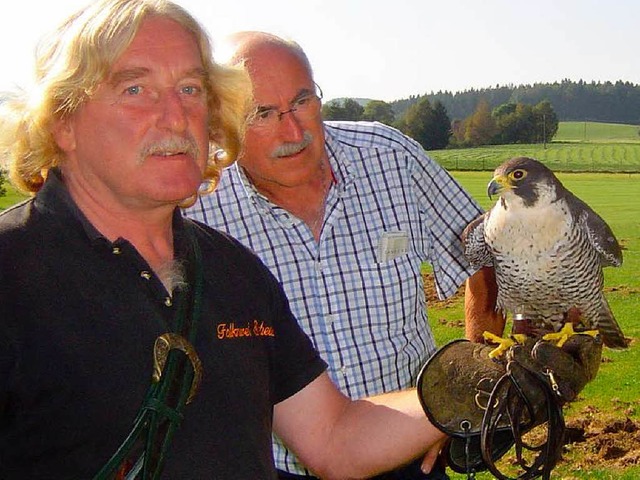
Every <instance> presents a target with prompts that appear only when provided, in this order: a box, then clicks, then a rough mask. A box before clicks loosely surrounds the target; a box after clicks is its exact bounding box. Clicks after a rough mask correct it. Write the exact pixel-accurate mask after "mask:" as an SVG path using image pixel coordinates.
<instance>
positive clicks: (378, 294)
mask: <svg viewBox="0 0 640 480" xmlns="http://www.w3.org/2000/svg"><path fill="white" fill-rule="evenodd" d="M225 47H229V48H228V49H227V53H228V54H229V56H230V63H232V64H241V65H244V66H245V67H246V68H247V71H248V73H249V75H250V77H251V80H252V83H253V95H254V108H253V115H252V116H251V119H250V123H249V126H248V128H247V131H246V135H245V142H244V146H243V147H244V148H243V150H242V152H241V154H240V157H239V158H238V162H237V163H236V164H235V165H232V166H231V167H229V168H228V169H227V170H226V171H225V172H224V175H223V177H222V179H221V183H220V185H219V186H218V188H217V190H216V191H215V192H214V193H213V194H212V195H209V196H207V197H202V198H200V199H199V200H198V202H197V203H196V204H195V205H194V206H193V207H192V208H191V209H189V210H187V215H188V216H191V217H193V218H195V219H197V220H200V221H203V222H205V223H207V224H209V225H211V226H214V227H215V228H220V229H222V230H225V231H227V232H229V233H230V234H231V235H232V236H234V237H235V238H237V239H238V240H240V241H241V242H242V243H244V244H245V245H247V246H248V247H250V248H251V249H252V250H254V251H255V252H256V253H257V254H258V255H259V256H260V258H261V259H262V260H263V261H264V262H265V264H266V265H267V266H268V267H269V268H270V269H271V271H272V272H273V273H274V275H275V276H276V277H277V278H278V279H279V280H280V282H281V283H282V285H283V287H284V289H285V291H286V293H287V296H288V297H289V300H290V302H291V307H292V310H293V312H294V314H295V316H296V317H297V319H298V321H299V322H300V324H301V326H302V327H303V329H304V330H305V332H306V333H307V334H309V336H310V337H311V339H312V341H313V343H314V345H315V346H316V348H317V349H318V351H319V352H320V354H321V356H322V358H323V359H325V360H326V361H327V363H328V364H329V373H330V375H331V378H332V379H333V380H334V382H336V384H337V385H338V386H339V387H340V388H341V390H342V391H343V392H345V393H346V394H348V395H349V396H350V397H352V398H361V397H366V396H368V395H371V394H379V393H383V392H389V391H395V390H402V389H407V388H411V387H413V386H414V385H415V381H416V378H417V375H418V372H419V370H420V367H421V366H422V365H423V364H424V362H425V361H426V360H427V358H428V357H429V356H431V355H432V354H433V353H434V352H435V348H436V347H435V342H434V339H433V336H432V334H431V330H430V328H429V325H428V322H427V315H426V308H425V307H426V306H425V297H424V285H423V279H422V275H421V268H422V265H423V262H427V261H428V262H430V263H431V265H432V266H433V272H434V279H435V284H436V288H437V291H438V293H439V294H440V295H441V296H449V295H451V294H453V293H454V292H455V291H456V290H457V289H458V286H459V285H460V284H461V283H463V282H464V281H465V279H467V278H469V277H470V279H469V283H468V286H469V295H468V297H467V305H468V307H469V308H468V309H467V318H468V319H470V325H473V324H474V321H475V319H478V318H482V322H483V327H484V328H487V326H489V327H490V326H491V324H492V323H494V324H495V325H497V327H496V328H495V331H496V332H497V333H500V332H501V331H502V330H501V323H502V322H503V320H502V318H501V317H500V316H499V315H497V314H496V312H495V310H494V305H495V304H494V301H495V282H494V281H493V277H492V270H490V269H484V270H481V271H479V272H478V273H476V274H475V275H472V274H474V270H473V269H472V268H471V267H470V266H469V264H468V262H467V261H466V259H465V258H464V256H463V252H462V244H461V242H460V234H461V233H462V231H463V229H464V227H465V226H466V225H467V224H468V223H469V222H470V221H471V220H473V219H475V218H476V217H477V216H478V215H479V214H480V213H481V209H480V207H479V206H478V205H477V204H476V203H475V202H474V201H473V200H472V199H471V197H470V195H469V194H468V193H466V192H465V191H464V190H463V189H462V188H461V187H460V185H459V184H458V183H457V182H456V181H455V180H454V179H453V178H452V177H451V176H450V175H449V174H448V173H447V172H446V171H445V170H443V169H442V168H441V167H440V166H439V165H438V164H437V163H436V162H434V161H433V160H432V159H431V158H429V157H428V156H427V155H426V154H425V152H424V150H423V149H422V148H421V147H420V145H418V144H417V143H416V142H414V141H413V140H411V139H409V138H407V137H406V136H404V135H402V134H401V133H400V132H398V131H396V130H395V129H392V128H390V127H387V126H385V125H381V124H377V123H364V122H326V123H325V122H323V121H322V117H321V97H322V93H321V92H320V89H319V87H318V86H317V85H316V84H315V82H314V79H313V72H312V70H311V66H310V64H309V60H308V59H307V56H306V55H305V53H304V52H303V50H302V49H301V48H300V46H299V45H298V44H296V43H295V42H292V41H288V40H284V39H282V38H279V37H277V36H275V35H271V34H269V33H264V32H240V33H237V34H235V35H233V36H232V37H231V38H230V40H229V45H228V46H227V45H225ZM487 324H488V325H487ZM274 441H275V454H276V465H277V467H278V469H279V475H280V478H284V479H286V478H312V473H310V472H309V469H308V468H305V465H304V462H300V461H299V460H298V459H297V458H296V457H295V456H294V455H293V454H292V453H291V452H289V451H288V450H287V449H286V448H285V447H284V445H283V442H282V441H281V440H279V439H277V438H276V439H275V440H274ZM381 478H382V477H381ZM384 478H389V479H390V478H403V479H410V478H416V479H422V478H432V479H438V478H446V474H445V473H444V470H443V469H437V471H435V472H433V473H432V474H431V475H430V476H427V475H425V474H424V473H423V472H422V471H421V468H420V462H415V463H413V464H411V465H409V466H408V467H406V468H404V469H402V470H400V471H397V472H392V473H388V474H386V475H385V477H384Z"/></svg>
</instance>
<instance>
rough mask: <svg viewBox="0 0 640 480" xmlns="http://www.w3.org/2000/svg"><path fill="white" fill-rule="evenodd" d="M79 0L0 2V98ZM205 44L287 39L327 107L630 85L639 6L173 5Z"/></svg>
mask: <svg viewBox="0 0 640 480" xmlns="http://www.w3.org/2000/svg"><path fill="white" fill-rule="evenodd" d="M85 3H86V0H55V1H50V0H17V1H15V2H14V1H12V2H3V5H2V6H0V65H2V67H1V68H0V90H2V91H4V90H8V89H13V88H15V87H16V86H20V87H22V86H28V84H29V82H30V79H31V71H32V66H33V58H34V50H35V46H36V44H37V42H38V40H39V39H40V38H41V36H42V35H43V34H44V33H46V32H47V31H49V30H52V29H53V28H54V27H55V26H56V25H57V24H59V23H60V22H61V21H62V20H63V19H64V18H65V17H66V16H67V15H69V14H70V13H72V12H74V11H75V10H77V9H78V8H80V7H81V6H82V5H84V4H85ZM177 3H179V4H180V5H182V6H183V7H185V8H186V9H187V10H189V11H190V12H191V13H192V14H194V16H195V17H196V18H197V19H198V20H200V22H201V23H202V24H203V25H204V26H205V28H206V29H207V31H208V32H209V34H210V35H211V37H212V39H213V43H214V50H215V45H216V43H220V41H221V39H222V38H224V37H225V36H226V35H228V34H230V33H232V32H235V31H238V30H263V31H268V32H272V33H275V34H277V35H280V36H284V37H287V38H291V39H293V40H296V41H297V42H298V43H299V44H300V45H301V46H302V47H303V48H304V49H305V51H306V52H307V55H308V56H309V59H310V61H311V64H312V66H313V69H314V73H315V79H316V82H317V83H318V84H319V85H320V86H321V87H322V89H323V91H324V95H325V99H326V100H330V99H334V98H341V97H352V98H355V97H360V98H371V99H377V100H384V101H393V100H398V99H402V98H407V97H409V96H411V95H423V94H426V93H435V92H438V91H445V90H446V91H450V92H459V91H464V90H468V89H471V88H476V89H477V88H488V87H495V86H496V85H498V84H499V85H511V84H512V85H521V84H533V83H538V82H555V81H561V80H563V79H569V80H573V81H578V80H584V81H586V82H591V81H612V82H615V81H617V80H622V81H628V82H632V83H635V84H640V61H639V60H638V59H639V58H640V23H639V20H638V19H640V0H601V1H600V0H538V1H536V2H532V1H531V0H527V1H524V0H482V1H480V0H452V1H449V0H438V1H433V0H387V1H383V0H177Z"/></svg>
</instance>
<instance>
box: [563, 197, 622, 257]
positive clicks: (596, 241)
mask: <svg viewBox="0 0 640 480" xmlns="http://www.w3.org/2000/svg"><path fill="white" fill-rule="evenodd" d="M567 203H568V204H569V206H570V208H571V210H572V213H573V215H574V218H577V219H578V222H577V223H578V226H579V227H580V228H582V229H583V230H584V231H585V232H587V236H588V238H589V242H590V243H591V246H592V247H593V248H594V249H595V250H596V251H597V252H598V253H599V254H600V264H601V265H602V266H603V267H609V266H613V267H619V266H620V265H622V249H621V248H620V244H619V243H618V240H617V239H616V237H615V235H614V234H613V232H612V231H611V228H609V225H607V222H605V221H604V220H603V219H602V217H601V216H600V215H598V214H597V213H596V212H594V211H593V210H592V209H591V207H589V205H587V204H586V203H585V202H583V201H582V200H580V199H579V198H578V197H576V196H575V195H573V194H571V195H570V196H568V198H567Z"/></svg>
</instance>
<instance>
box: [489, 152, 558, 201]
mask: <svg viewBox="0 0 640 480" xmlns="http://www.w3.org/2000/svg"><path fill="white" fill-rule="evenodd" d="M493 174H494V176H493V178H492V179H491V182H489V185H488V186H487V194H488V195H489V198H492V196H493V195H500V197H501V198H502V199H505V198H509V197H511V196H512V195H514V196H515V197H519V198H520V200H521V201H522V203H523V204H524V206H525V207H531V206H533V205H535V204H536V203H538V200H539V199H540V197H541V196H545V197H549V199H550V200H551V201H552V200H554V199H555V198H556V195H557V193H558V190H559V188H558V187H560V186H561V183H560V181H559V180H558V179H557V178H556V176H555V175H554V174H553V172H552V171H551V170H550V169H549V168H547V167H546V166H544V165H543V164H542V163H540V162H539V161H537V160H535V159H533V158H528V157H517V158H512V159H511V160H507V161H506V162H505V163H503V164H502V165H500V166H499V167H498V168H496V169H495V171H494V172H493ZM512 198H513V197H512Z"/></svg>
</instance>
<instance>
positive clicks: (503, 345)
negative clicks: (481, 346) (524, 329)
mask: <svg viewBox="0 0 640 480" xmlns="http://www.w3.org/2000/svg"><path fill="white" fill-rule="evenodd" d="M482 338H484V339H485V340H486V341H487V342H489V343H494V344H497V345H498V346H497V347H496V348H494V349H493V350H491V351H490V352H489V358H498V357H501V356H502V355H504V352H506V351H507V350H509V348H511V347H513V346H514V345H515V344H516V343H521V344H522V343H524V341H525V339H526V335H521V334H515V335H511V338H503V337H499V336H497V335H494V334H493V333H491V332H483V333H482Z"/></svg>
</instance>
